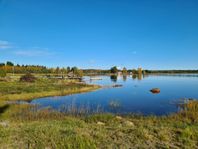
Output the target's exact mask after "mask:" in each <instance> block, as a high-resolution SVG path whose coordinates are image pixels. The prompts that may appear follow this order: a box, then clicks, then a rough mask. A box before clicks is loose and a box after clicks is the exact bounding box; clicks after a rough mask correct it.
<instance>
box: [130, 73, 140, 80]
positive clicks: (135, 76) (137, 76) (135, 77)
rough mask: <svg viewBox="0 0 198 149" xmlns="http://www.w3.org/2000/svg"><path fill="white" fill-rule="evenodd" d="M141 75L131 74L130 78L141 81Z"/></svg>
mask: <svg viewBox="0 0 198 149" xmlns="http://www.w3.org/2000/svg"><path fill="white" fill-rule="evenodd" d="M142 77H143V76H142V74H133V75H132V78H133V80H136V79H138V80H142Z"/></svg>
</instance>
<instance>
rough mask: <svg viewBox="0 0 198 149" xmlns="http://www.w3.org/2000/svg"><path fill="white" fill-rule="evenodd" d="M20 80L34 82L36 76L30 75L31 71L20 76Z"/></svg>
mask: <svg viewBox="0 0 198 149" xmlns="http://www.w3.org/2000/svg"><path fill="white" fill-rule="evenodd" d="M20 81H21V82H35V81H36V77H35V76H34V75H32V74H31V73H27V74H25V75H24V76H22V77H21V78H20Z"/></svg>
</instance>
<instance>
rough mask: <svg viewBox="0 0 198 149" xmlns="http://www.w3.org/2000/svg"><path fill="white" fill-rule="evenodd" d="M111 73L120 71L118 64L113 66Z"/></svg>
mask: <svg viewBox="0 0 198 149" xmlns="http://www.w3.org/2000/svg"><path fill="white" fill-rule="evenodd" d="M110 71H111V73H117V72H118V68H117V67H116V66H114V67H112V68H111V70H110Z"/></svg>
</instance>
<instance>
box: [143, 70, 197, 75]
mask: <svg viewBox="0 0 198 149" xmlns="http://www.w3.org/2000/svg"><path fill="white" fill-rule="evenodd" d="M143 72H145V73H155V74H156V73H198V70H144V71H143Z"/></svg>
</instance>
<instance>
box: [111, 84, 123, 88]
mask: <svg viewBox="0 0 198 149" xmlns="http://www.w3.org/2000/svg"><path fill="white" fill-rule="evenodd" d="M122 86H123V85H121V84H115V85H113V86H112V87H113V88H117V87H122Z"/></svg>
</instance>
